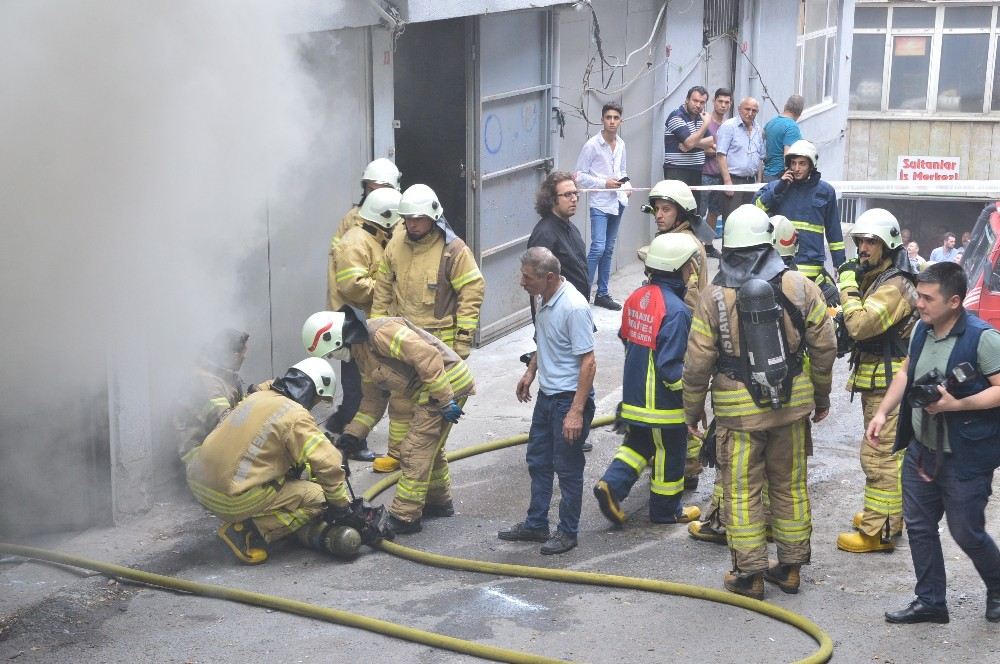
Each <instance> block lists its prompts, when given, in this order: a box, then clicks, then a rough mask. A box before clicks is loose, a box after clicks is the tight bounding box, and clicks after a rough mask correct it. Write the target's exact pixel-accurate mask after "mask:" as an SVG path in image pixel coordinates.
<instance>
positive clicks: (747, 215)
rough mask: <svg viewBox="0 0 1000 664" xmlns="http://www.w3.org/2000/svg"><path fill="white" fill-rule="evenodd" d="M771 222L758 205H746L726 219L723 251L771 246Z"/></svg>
mask: <svg viewBox="0 0 1000 664" xmlns="http://www.w3.org/2000/svg"><path fill="white" fill-rule="evenodd" d="M771 237H772V236H771V220H770V219H769V218H768V216H767V213H766V212H764V211H763V210H761V209H760V208H759V207H757V206H756V205H750V204H749V203H744V204H743V205H741V206H739V207H738V208H736V209H735V210H733V211H732V212H731V213H730V214H729V216H728V217H726V227H725V230H724V231H723V233H722V248H723V249H742V248H745V247H756V246H759V245H762V244H771Z"/></svg>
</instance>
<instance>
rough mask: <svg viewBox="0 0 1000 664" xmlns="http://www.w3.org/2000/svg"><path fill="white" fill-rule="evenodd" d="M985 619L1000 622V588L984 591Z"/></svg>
mask: <svg viewBox="0 0 1000 664" xmlns="http://www.w3.org/2000/svg"><path fill="white" fill-rule="evenodd" d="M986 619H987V620H989V621H990V622H1000V590H987V591H986Z"/></svg>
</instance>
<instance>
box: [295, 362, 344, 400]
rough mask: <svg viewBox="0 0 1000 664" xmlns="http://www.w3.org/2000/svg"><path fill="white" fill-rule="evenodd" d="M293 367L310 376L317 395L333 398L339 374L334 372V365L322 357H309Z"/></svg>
mask: <svg viewBox="0 0 1000 664" xmlns="http://www.w3.org/2000/svg"><path fill="white" fill-rule="evenodd" d="M292 368H293V369H298V370H299V371H301V372H302V373H304V374H305V375H307V376H309V380H311V381H312V383H313V386H314V387H315V388H316V395H317V396H320V397H324V398H329V399H332V398H333V395H334V394H336V392H337V374H335V373H333V367H331V366H330V363H329V362H327V361H326V360H324V359H323V358H322V357H307V358H306V359H304V360H302V361H301V362H298V363H296V364H294V365H292Z"/></svg>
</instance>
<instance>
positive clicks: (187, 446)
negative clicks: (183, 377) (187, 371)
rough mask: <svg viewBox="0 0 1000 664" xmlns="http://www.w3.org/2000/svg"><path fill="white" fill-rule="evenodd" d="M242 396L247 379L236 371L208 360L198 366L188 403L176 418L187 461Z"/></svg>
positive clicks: (181, 452)
mask: <svg viewBox="0 0 1000 664" xmlns="http://www.w3.org/2000/svg"><path fill="white" fill-rule="evenodd" d="M242 398H243V381H242V380H241V379H240V377H239V374H237V373H236V372H235V371H230V370H228V369H223V368H222V367H219V366H213V365H210V364H207V363H206V364H204V365H203V366H200V367H198V368H197V370H196V371H195V375H194V385H193V388H192V390H191V392H190V396H189V399H188V403H187V405H186V406H185V408H184V409H183V410H182V411H181V412H180V413H178V414H177V416H176V417H175V418H174V429H175V430H176V431H177V436H178V439H179V440H178V446H177V453H178V454H179V455H180V457H181V460H182V461H184V463H187V462H188V461H189V459H190V456H191V454H192V452H193V451H194V450H195V449H196V448H197V447H198V446H199V445H201V443H202V441H204V440H205V437H206V436H208V434H210V433H211V432H212V429H214V428H215V427H216V426H217V425H218V424H219V422H221V421H222V418H224V417H225V416H226V415H228V414H229V411H230V410H232V409H233V407H235V406H236V404H238V403H239V402H240V399H242Z"/></svg>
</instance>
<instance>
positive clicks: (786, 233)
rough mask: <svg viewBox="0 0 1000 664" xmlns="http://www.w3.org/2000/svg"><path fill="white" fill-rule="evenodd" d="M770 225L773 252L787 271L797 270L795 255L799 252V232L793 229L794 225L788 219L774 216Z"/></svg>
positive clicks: (777, 215) (782, 216) (778, 215)
mask: <svg viewBox="0 0 1000 664" xmlns="http://www.w3.org/2000/svg"><path fill="white" fill-rule="evenodd" d="M771 225H772V226H773V227H774V235H773V240H772V242H773V244H774V249H775V251H777V252H778V255H779V256H781V260H783V261H784V262H785V265H786V266H788V269H789V270H796V269H798V266H797V265H796V263H795V254H796V253H797V252H798V250H799V232H798V231H797V230H796V229H795V224H793V223H792V222H791V221H789V219H788V217H786V216H784V215H780V214H776V215H774V216H773V217H771Z"/></svg>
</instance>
